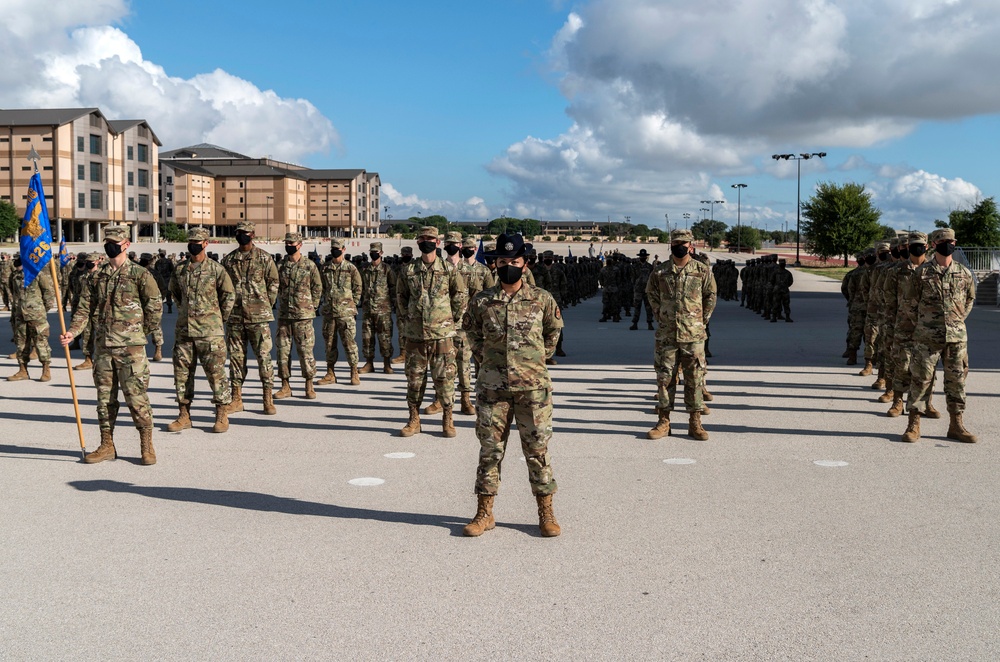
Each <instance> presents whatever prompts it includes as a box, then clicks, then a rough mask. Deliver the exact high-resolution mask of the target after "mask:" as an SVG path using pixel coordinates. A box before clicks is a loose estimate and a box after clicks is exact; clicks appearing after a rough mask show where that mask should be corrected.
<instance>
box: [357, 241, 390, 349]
mask: <svg viewBox="0 0 1000 662" xmlns="http://www.w3.org/2000/svg"><path fill="white" fill-rule="evenodd" d="M370 249H371V250H373V251H379V252H381V251H382V242H379V241H376V242H373V243H372V244H371V247H370ZM395 303H396V272H395V270H394V269H393V268H392V267H390V266H389V265H388V264H386V262H385V260H384V259H383V260H381V261H380V262H379V263H378V264H375V263H374V262H373V263H372V264H369V265H368V266H367V267H365V269H364V271H362V272H361V345H362V347H363V348H364V355H365V360H366V361H369V362H372V361H374V360H375V339H376V338H378V344H379V349H381V350H382V358H383V360H385V361H389V360H390V359H392V309H393V306H395Z"/></svg>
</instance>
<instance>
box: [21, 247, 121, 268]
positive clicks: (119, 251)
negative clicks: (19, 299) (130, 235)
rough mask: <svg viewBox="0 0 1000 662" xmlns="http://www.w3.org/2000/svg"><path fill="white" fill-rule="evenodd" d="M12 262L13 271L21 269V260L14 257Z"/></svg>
mask: <svg viewBox="0 0 1000 662" xmlns="http://www.w3.org/2000/svg"><path fill="white" fill-rule="evenodd" d="M119 252H120V251H119ZM12 261H13V262H14V268H15V269H20V268H21V258H19V257H15V258H14V259H13V260H12Z"/></svg>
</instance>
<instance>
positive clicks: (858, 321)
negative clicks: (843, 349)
mask: <svg viewBox="0 0 1000 662" xmlns="http://www.w3.org/2000/svg"><path fill="white" fill-rule="evenodd" d="M864 333H865V314H864V312H863V311H860V310H855V309H852V308H848V310H847V349H849V350H851V351H852V352H856V351H858V349H860V348H861V340H862V338H863V336H864Z"/></svg>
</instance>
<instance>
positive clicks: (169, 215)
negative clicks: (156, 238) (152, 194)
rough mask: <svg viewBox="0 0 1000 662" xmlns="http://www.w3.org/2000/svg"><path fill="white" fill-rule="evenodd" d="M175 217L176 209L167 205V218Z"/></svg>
mask: <svg viewBox="0 0 1000 662" xmlns="http://www.w3.org/2000/svg"><path fill="white" fill-rule="evenodd" d="M173 217H174V210H173V208H172V207H167V218H173Z"/></svg>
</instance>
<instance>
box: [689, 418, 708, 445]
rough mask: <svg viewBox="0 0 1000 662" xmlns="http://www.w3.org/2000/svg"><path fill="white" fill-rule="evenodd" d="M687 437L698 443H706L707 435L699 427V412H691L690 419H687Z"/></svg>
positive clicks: (703, 429)
mask: <svg viewBox="0 0 1000 662" xmlns="http://www.w3.org/2000/svg"><path fill="white" fill-rule="evenodd" d="M688 435H690V436H691V437H693V438H694V439H697V440H698V441H708V433H707V432H705V428H703V427H701V412H700V411H693V412H691V417H690V418H689V419H688Z"/></svg>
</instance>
